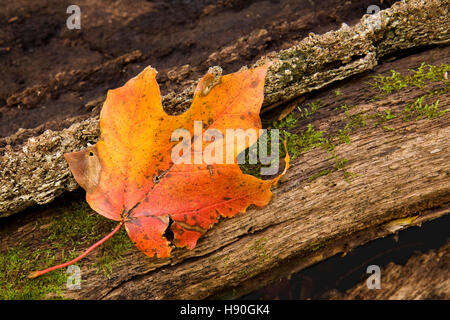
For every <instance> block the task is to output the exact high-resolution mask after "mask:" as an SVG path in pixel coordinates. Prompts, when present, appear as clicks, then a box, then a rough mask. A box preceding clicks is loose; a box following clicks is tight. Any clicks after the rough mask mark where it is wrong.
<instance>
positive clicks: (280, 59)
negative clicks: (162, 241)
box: [0, 0, 450, 217]
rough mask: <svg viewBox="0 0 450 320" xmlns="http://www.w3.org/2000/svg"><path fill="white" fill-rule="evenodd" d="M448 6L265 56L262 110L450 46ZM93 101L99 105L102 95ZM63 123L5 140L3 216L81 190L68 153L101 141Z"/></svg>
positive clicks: (383, 15)
mask: <svg viewBox="0 0 450 320" xmlns="http://www.w3.org/2000/svg"><path fill="white" fill-rule="evenodd" d="M448 8H449V1H448V0H430V1H420V0H411V1H402V2H398V3H395V4H394V5H393V6H392V7H391V8H389V9H387V10H383V11H381V12H379V13H378V14H376V15H373V16H372V15H366V16H364V17H363V18H362V19H361V21H360V22H359V23H358V24H356V25H355V26H353V27H349V26H347V25H345V24H344V25H343V26H342V27H341V28H340V29H339V30H337V31H331V32H328V33H326V34H324V35H314V34H311V35H310V36H309V37H308V38H306V39H304V40H302V41H301V42H300V43H299V44H298V45H296V46H294V47H292V48H290V49H287V50H282V51H280V52H278V53H275V54H272V55H269V56H268V57H265V58H264V59H261V60H260V61H258V62H257V63H256V65H258V64H261V63H264V61H266V60H267V59H271V60H273V61H274V64H273V65H272V66H271V67H270V70H269V73H268V77H267V81H266V86H265V100H264V106H266V107H267V106H271V105H272V106H273V105H279V104H282V103H284V102H286V101H289V100H292V99H294V98H296V97H299V96H301V95H303V94H305V93H308V92H312V91H315V90H318V89H320V88H324V87H325V86H327V85H329V84H331V83H333V82H336V81H339V80H343V79H346V78H349V77H351V76H354V75H356V74H361V73H363V72H366V71H368V70H371V69H373V68H374V67H375V66H376V65H377V64H378V63H379V61H382V60H383V59H385V58H386V57H389V56H392V55H395V54H399V53H401V52H404V51H405V50H408V49H412V48H420V47H424V46H425V47H426V46H433V45H445V44H448V42H449V41H450V36H449V28H448V23H446V21H445V19H444V20H443V18H442V17H446V16H448ZM136 59H139V52H132V53H130V54H128V55H125V56H123V57H119V58H118V59H117V61H116V62H113V64H114V63H117V64H119V65H120V64H121V63H122V62H123V61H129V60H136ZM104 67H105V68H108V65H105V66H104ZM214 70H215V71H218V70H219V68H215V69H214ZM76 76H79V75H76ZM66 80H67V81H70V79H65V80H64V81H66ZM191 97H192V88H190V89H187V90H185V91H183V92H182V93H181V94H179V95H174V94H170V95H166V96H164V97H163V103H164V106H165V108H166V110H167V111H168V112H171V113H176V112H180V111H182V110H184V109H185V108H186V107H188V106H189V104H190V102H191ZM96 101H97V102H96V103H97V104H99V103H100V102H101V101H102V98H101V97H100V98H99V99H97V100H96ZM66 122H67V123H69V124H70V123H72V122H73V124H72V125H71V126H70V127H68V128H67V129H64V130H61V131H51V130H47V131H46V132H44V133H43V134H42V135H39V136H33V132H34V131H35V130H33V129H24V130H20V131H19V132H17V133H16V134H14V135H12V136H9V137H6V138H2V139H1V140H0V145H4V147H0V155H1V157H0V182H1V184H0V217H6V216H9V215H11V214H14V213H17V212H20V211H22V210H24V209H25V208H27V207H30V206H32V205H35V204H44V203H48V202H51V201H53V200H54V199H55V198H56V197H58V196H59V195H61V194H63V193H64V192H67V191H73V190H75V189H76V188H77V187H78V186H77V184H76V182H75V180H74V179H73V178H72V175H71V174H70V172H69V169H68V166H67V163H66V162H65V160H64V157H63V154H64V153H66V152H72V151H76V150H80V149H82V148H85V147H87V146H89V145H90V144H94V143H95V142H96V140H97V138H98V133H99V132H98V118H91V119H87V120H86V119H85V120H83V121H79V119H76V118H74V119H68V120H67V121H66ZM28 137H29V138H28ZM25 138H28V139H25ZM23 140H25V141H24V142H22V141H23ZM17 141H19V142H17Z"/></svg>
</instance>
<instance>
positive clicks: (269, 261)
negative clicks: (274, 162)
mask: <svg viewBox="0 0 450 320" xmlns="http://www.w3.org/2000/svg"><path fill="white" fill-rule="evenodd" d="M449 59H450V57H449V48H441V49H434V50H430V51H427V52H424V53H420V54H416V55H412V56H410V57H406V58H403V59H400V60H397V61H394V62H390V63H386V65H384V66H382V68H381V69H380V71H386V70H389V69H390V68H394V69H396V70H398V71H406V70H407V69H408V68H414V67H417V66H418V65H420V63H421V62H422V61H427V62H429V63H431V64H438V63H440V62H445V63H448V62H449V61H450V60H449ZM369 80H370V78H369V77H368V76H366V77H363V78H359V79H354V80H352V81H350V82H348V83H345V84H342V85H341V86H340V87H339V88H340V90H341V91H342V95H341V96H340V97H336V96H335V93H334V92H332V91H324V92H322V93H320V94H318V95H316V96H315V98H320V99H321V101H322V103H323V107H322V108H321V109H320V110H319V111H318V112H317V114H315V115H314V117H313V118H312V123H313V124H314V125H315V126H316V127H317V128H319V129H322V130H333V128H335V127H339V123H341V121H342V120H343V119H344V114H343V111H342V110H336V107H338V106H339V105H340V104H343V103H346V104H348V105H352V104H357V105H358V107H357V108H355V109H352V112H361V111H374V112H382V111H383V110H385V109H387V108H390V109H391V110H392V111H393V112H394V113H395V112H399V111H401V110H403V107H404V106H405V104H406V103H407V101H411V100H412V99H415V98H417V97H418V96H420V95H422V94H423V92H424V91H423V90H428V89H431V88H430V87H428V88H425V89H417V88H410V89H406V90H403V91H400V92H397V93H393V94H389V95H386V96H384V97H382V99H381V100H378V101H375V102H371V101H370V98H371V97H370V94H369V93H370V92H371V91H370V88H369V85H368V84H367V82H368V81H369ZM439 99H440V104H441V106H444V107H448V106H449V105H450V94H449V93H448V92H447V93H445V94H442V95H440V96H439ZM389 127H392V128H394V129H395V130H394V131H389V130H383V129H382V128H380V127H379V126H378V127H375V126H374V125H373V122H370V121H369V123H368V124H367V126H365V127H363V128H360V129H358V130H357V131H356V132H355V133H353V134H352V135H351V143H350V144H341V145H338V146H337V148H336V153H337V154H338V155H339V156H340V157H345V158H346V159H348V163H347V165H346V170H348V171H350V172H353V173H355V174H356V176H354V177H353V178H352V180H351V183H350V184H349V183H348V182H346V180H345V179H344V176H343V172H342V170H338V171H335V172H333V173H331V174H328V175H326V176H322V177H318V178H317V179H315V180H312V181H311V180H310V177H311V176H313V175H314V174H315V173H317V172H319V171H321V170H323V169H327V168H332V167H333V165H334V162H333V160H332V159H329V154H328V153H326V151H324V150H323V149H313V150H311V151H309V152H307V153H304V154H302V155H301V156H300V157H299V158H297V159H296V160H295V161H293V162H292V166H291V168H290V170H289V171H288V172H287V174H286V176H285V177H284V178H283V179H282V180H281V181H280V183H279V186H278V187H276V188H274V197H273V199H272V201H271V202H270V204H269V205H268V206H267V207H265V208H262V209H251V210H248V212H247V213H245V214H243V215H239V216H237V217H235V218H233V219H223V220H222V221H220V222H219V223H218V224H217V225H216V226H215V227H214V228H213V229H212V230H210V231H208V232H207V233H206V234H205V235H204V236H203V237H202V238H201V239H200V241H199V243H198V245H197V247H196V248H195V250H193V251H188V250H185V249H175V250H174V251H173V256H172V257H171V258H170V259H159V260H158V259H149V258H147V257H145V256H144V255H143V254H142V253H140V252H138V251H137V250H132V251H130V252H129V253H127V254H126V255H125V257H124V258H125V259H123V260H122V261H121V262H119V263H118V264H117V265H115V266H114V268H113V272H112V275H111V277H110V278H109V279H107V278H106V277H105V276H104V275H103V274H102V273H98V272H97V270H96V268H89V264H88V265H85V266H84V267H83V268H82V277H83V280H86V281H85V282H83V286H82V289H81V290H80V291H66V292H65V295H66V297H68V298H77V299H78V298H81V299H203V298H212V297H215V298H236V297H239V296H240V295H243V294H245V293H247V292H250V291H252V290H254V289H255V288H257V287H259V286H262V285H264V284H265V283H268V282H270V281H271V280H274V279H277V278H278V277H279V276H281V275H286V274H287V273H289V272H295V271H298V270H301V269H303V268H305V267H307V266H309V265H311V264H313V263H316V262H318V261H321V260H323V259H325V258H327V257H330V256H332V255H335V254H338V253H345V252H347V251H349V250H351V248H352V247H355V246H357V245H361V244H364V243H365V242H367V241H370V240H372V239H375V238H378V237H383V236H385V235H388V234H390V233H391V232H393V228H392V225H393V224H394V225H395V222H393V221H395V220H397V219H399V218H403V217H407V216H416V215H418V218H417V219H416V220H414V221H413V222H412V223H411V224H410V225H420V224H421V223H423V222H424V221H427V220H429V219H434V218H437V217H439V216H442V215H445V214H448V213H450V139H449V137H450V112H447V113H446V114H444V115H442V116H440V117H439V118H436V119H433V120H428V119H421V120H418V121H410V122H404V121H403V120H402V119H401V117H397V118H396V119H393V120H390V121H389ZM397 226H399V225H397ZM35 245H36V246H39V245H40V243H39V240H35Z"/></svg>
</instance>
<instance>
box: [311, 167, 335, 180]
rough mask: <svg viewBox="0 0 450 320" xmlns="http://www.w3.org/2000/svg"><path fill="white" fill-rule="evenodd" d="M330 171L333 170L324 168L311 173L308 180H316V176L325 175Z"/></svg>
mask: <svg viewBox="0 0 450 320" xmlns="http://www.w3.org/2000/svg"><path fill="white" fill-rule="evenodd" d="M331 172H333V170H332V169H324V170H321V171H319V172H317V173H315V174H313V175H312V176H311V177H310V178H309V181H314V180H316V179H317V178H319V177H322V176H326V175H327V174H329V173H331Z"/></svg>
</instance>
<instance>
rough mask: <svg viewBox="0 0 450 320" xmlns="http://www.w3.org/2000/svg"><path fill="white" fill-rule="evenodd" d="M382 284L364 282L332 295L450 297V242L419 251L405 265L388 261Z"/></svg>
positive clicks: (394, 298)
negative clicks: (372, 285) (370, 285)
mask: <svg viewBox="0 0 450 320" xmlns="http://www.w3.org/2000/svg"><path fill="white" fill-rule="evenodd" d="M381 272H382V273H381V274H382V283H381V288H380V289H377V290H369V289H368V288H367V284H366V282H365V281H364V282H361V283H359V284H358V285H356V286H355V287H354V288H352V289H350V290H348V291H347V292H345V294H339V293H336V292H334V293H331V294H330V295H329V298H331V299H346V300H353V299H364V300H366V299H377V300H379V299H383V300H386V299H391V300H419V299H420V300H430V299H440V300H448V299H449V298H450V277H449V273H450V242H447V244H445V245H444V246H442V247H441V248H439V249H438V250H431V251H430V252H428V253H422V254H420V253H417V254H415V255H414V256H412V257H411V258H410V259H409V260H408V262H407V263H406V264H405V265H404V266H401V265H398V264H395V263H389V264H388V265H387V266H386V267H385V268H383V269H382V270H381Z"/></svg>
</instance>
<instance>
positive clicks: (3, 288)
mask: <svg viewBox="0 0 450 320" xmlns="http://www.w3.org/2000/svg"><path fill="white" fill-rule="evenodd" d="M50 219H51V221H50V222H49V220H50ZM116 224H117V222H115V221H111V220H108V219H106V218H104V217H103V216H101V215H99V214H97V213H95V212H94V211H92V210H91V209H90V208H89V206H88V204H87V203H85V202H84V201H83V202H76V201H75V202H73V203H70V204H68V205H67V206H66V207H65V209H64V211H63V212H61V213H60V214H58V215H53V216H51V217H50V218H44V219H41V220H39V221H38V226H39V227H45V226H46V227H45V228H43V232H44V233H45V234H44V236H43V238H42V244H43V247H45V248H47V249H39V248H38V249H36V248H33V249H31V248H30V247H29V246H28V245H27V244H25V243H22V244H20V245H18V246H17V247H14V248H9V249H8V251H5V252H2V253H0V268H1V269H0V270H1V271H0V299H49V298H50V299H55V298H56V299H57V298H61V297H62V292H63V290H64V289H65V282H66V281H67V276H68V275H67V274H66V269H59V270H55V271H52V272H49V273H48V274H45V275H43V276H40V277H38V278H36V279H28V278H27V275H28V274H29V273H30V272H32V271H36V270H42V269H45V268H48V267H51V266H54V265H57V264H59V263H62V262H65V261H69V260H71V259H74V258H75V257H77V256H78V255H79V254H81V253H82V252H84V251H85V250H86V249H87V248H88V247H89V246H90V245H92V244H94V243H95V242H96V241H98V240H100V239H101V238H103V237H104V236H105V235H106V234H108V233H109V232H110V231H111V230H112V228H113V227H115V226H116ZM47 225H48V226H47ZM132 246H133V245H132V243H131V241H130V239H129V238H128V235H127V233H126V231H125V230H124V229H122V230H120V231H119V232H118V233H116V234H115V235H114V236H113V237H112V238H111V239H109V240H108V241H107V242H105V243H104V244H103V245H102V246H100V247H99V248H97V249H96V251H97V257H98V259H97V260H96V262H95V263H94V264H93V266H94V267H96V268H97V270H98V271H99V272H100V271H103V272H104V274H105V275H109V274H110V273H111V271H112V266H113V265H114V264H115V263H117V262H118V261H120V260H121V259H122V254H123V253H124V252H126V251H127V250H129V249H130V248H131V247H132ZM92 254H95V253H94V252H93V253H91V255H92ZM77 265H78V266H81V265H83V260H81V261H79V262H78V263H77Z"/></svg>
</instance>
